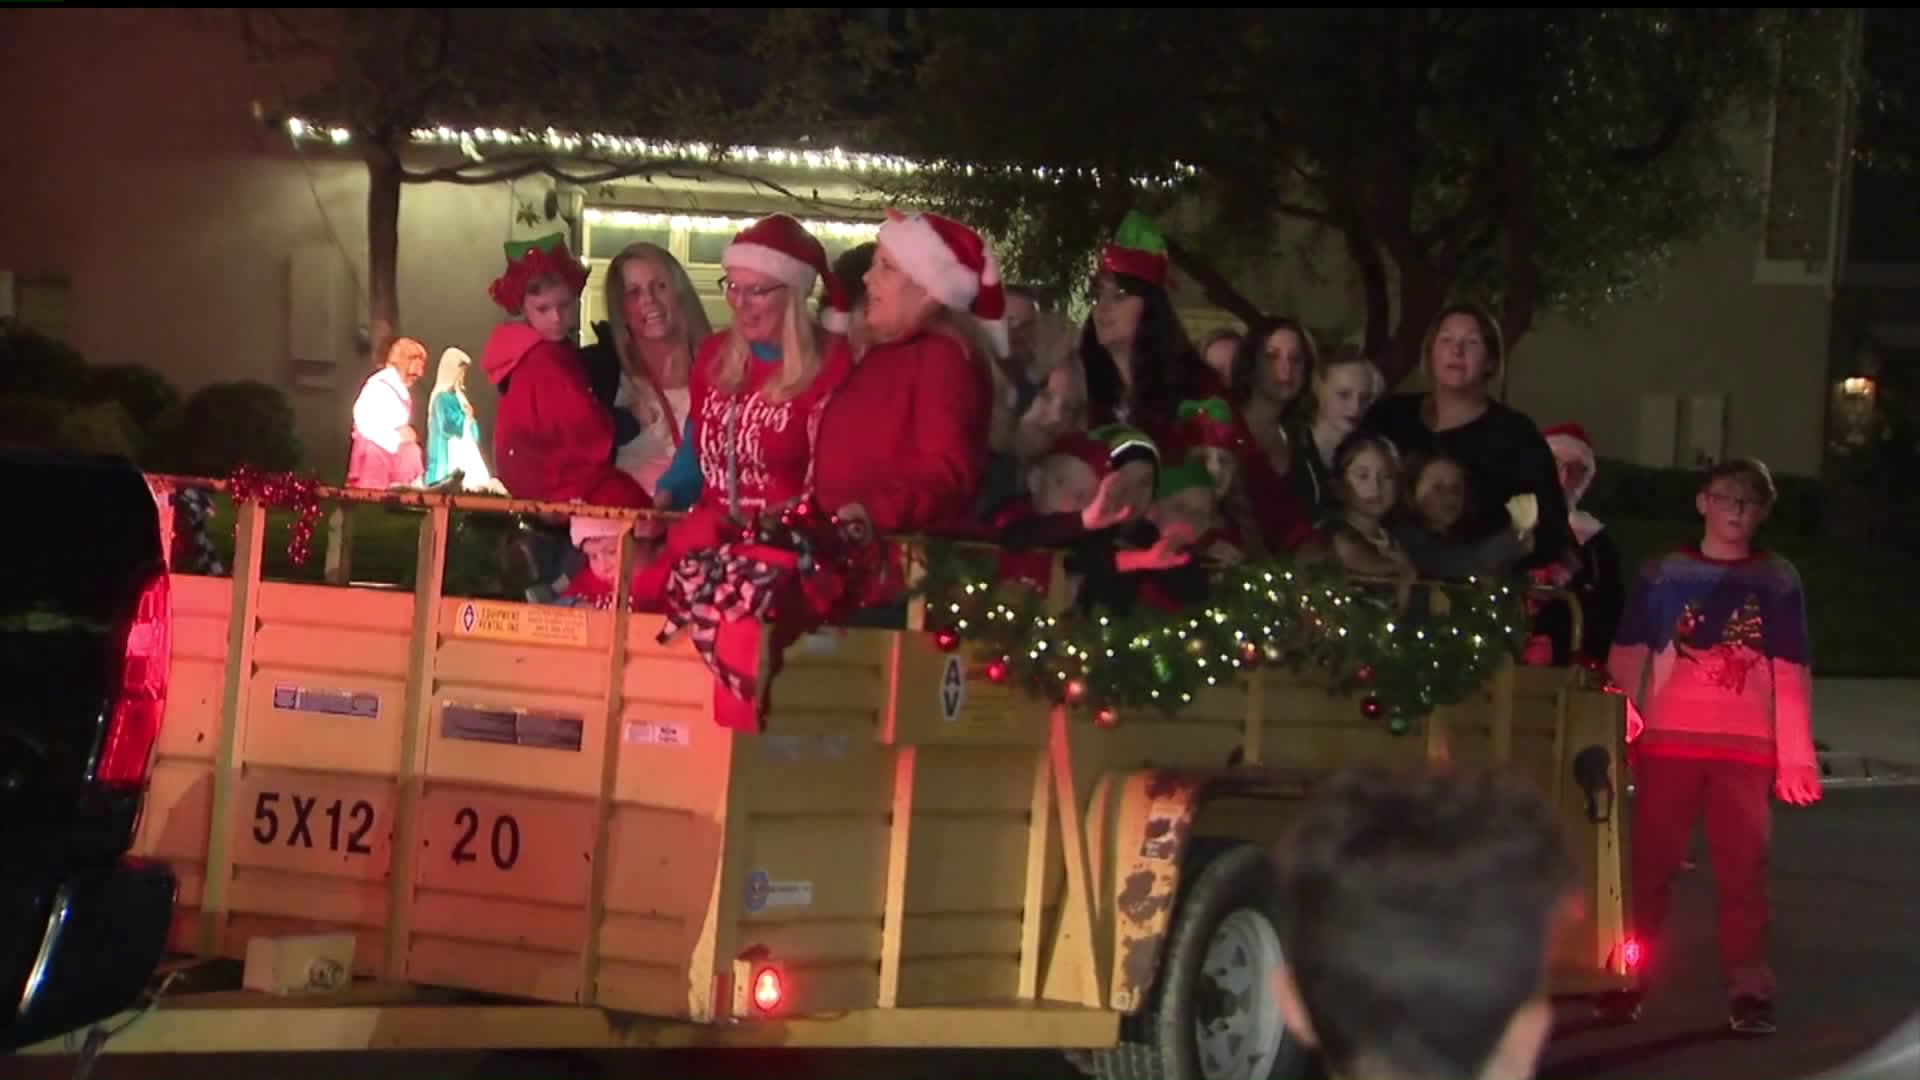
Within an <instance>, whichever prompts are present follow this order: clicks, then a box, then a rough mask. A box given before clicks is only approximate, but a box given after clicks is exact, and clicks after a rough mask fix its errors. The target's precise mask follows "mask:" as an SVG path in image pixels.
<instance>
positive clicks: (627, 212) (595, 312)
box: [580, 207, 880, 343]
mask: <svg viewBox="0 0 1920 1080" xmlns="http://www.w3.org/2000/svg"><path fill="white" fill-rule="evenodd" d="M797 216H798V215H797ZM754 220H755V219H753V218H750V217H731V216H721V215H699V214H688V213H676V212H673V211H666V210H646V209H637V208H627V207H620V208H616V207H588V208H587V211H586V213H585V214H584V215H583V221H582V224H581V229H582V231H583V232H584V234H585V235H584V236H583V237H582V238H581V240H582V243H581V247H582V249H583V250H585V251H586V253H587V266H588V267H589V268H590V269H591V270H592V272H593V274H592V277H591V278H590V279H589V281H590V284H589V285H588V287H587V295H586V296H584V297H582V298H581V303H580V338H581V341H582V342H583V343H590V342H592V341H593V324H594V323H595V322H597V321H600V320H602V319H606V318H607V317H608V313H607V310H606V275H607V270H608V267H609V266H611V265H612V263H613V259H614V256H616V255H618V254H620V252H621V251H622V250H623V249H624V248H626V247H627V245H629V244H636V243H643V242H644V243H650V244H657V245H659V246H660V247H663V248H665V249H666V250H667V251H669V252H671V253H672V254H673V257H674V258H676V259H678V260H680V265H682V266H684V267H686V270H687V276H688V277H689V278H691V279H692V281H693V289H694V292H695V293H697V294H698V295H699V297H700V306H701V307H702V308H704V309H706V312H707V319H708V321H710V322H711V323H712V324H713V325H714V326H715V327H721V326H726V325H729V324H730V323H732V322H733V315H732V313H731V312H729V311H728V310H727V303H726V300H725V299H723V298H722V297H721V295H720V276H721V274H722V273H723V271H722V269H721V267H720V256H721V254H722V253H723V252H725V251H726V248H727V245H728V244H730V243H732V242H733V238H734V236H735V234H737V233H739V231H740V230H741V229H744V228H746V227H747V226H748V225H751V224H753V222H754ZM800 220H801V221H802V222H803V223H805V224H806V226H807V228H808V230H809V231H811V232H812V233H813V235H814V236H815V237H817V238H818V239H819V240H820V244H821V246H822V247H824V248H826V249H827V259H828V261H829V262H831V261H832V260H833V259H835V258H838V257H839V255H840V253H841V252H844V251H846V250H847V249H848V248H851V247H854V246H855V245H858V244H863V243H866V242H867V241H869V240H872V239H873V238H874V237H875V236H876V235H878V234H879V231H880V224H879V222H876V221H856V220H852V219H819V218H811V217H806V216H800Z"/></svg>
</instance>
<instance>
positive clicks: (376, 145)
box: [366, 140, 402, 366]
mask: <svg viewBox="0 0 1920 1080" xmlns="http://www.w3.org/2000/svg"><path fill="white" fill-rule="evenodd" d="M367 146H368V149H367V154H366V161H367V337H368V339H369V341H370V342H371V343H372V350H373V352H372V358H373V363H374V364H375V365H376V366H377V365H379V364H381V363H383V362H384V361H385V360H386V356H387V346H388V345H390V344H392V343H393V339H394V338H395V337H396V336H397V335H398V334H399V327H400V282H399V278H400V188H401V183H402V177H401V168H400V155H399V154H398V153H397V152H396V151H395V150H394V148H393V147H392V146H391V145H388V144H386V143H380V142H373V141H371V140H370V141H369V142H368V144H367Z"/></svg>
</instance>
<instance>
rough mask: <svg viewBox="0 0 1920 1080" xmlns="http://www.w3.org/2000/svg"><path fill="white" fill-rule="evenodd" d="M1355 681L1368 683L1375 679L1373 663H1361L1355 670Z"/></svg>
mask: <svg viewBox="0 0 1920 1080" xmlns="http://www.w3.org/2000/svg"><path fill="white" fill-rule="evenodd" d="M1353 681H1354V682H1363V683H1368V682H1372V681H1373V665H1372V664H1361V665H1360V666H1359V667H1357V668H1355V669H1354V670H1353Z"/></svg>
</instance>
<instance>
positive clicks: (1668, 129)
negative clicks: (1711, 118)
mask: <svg viewBox="0 0 1920 1080" xmlns="http://www.w3.org/2000/svg"><path fill="white" fill-rule="evenodd" d="M1699 116H1700V108H1699V105H1698V104H1697V103H1696V102H1694V101H1691V100H1682V101H1678V102H1675V103H1674V107H1673V109H1672V110H1671V111H1669V112H1668V113H1667V117H1666V120H1665V121H1664V122H1663V123H1662V124H1661V126H1660V133H1659V134H1658V135H1655V136H1654V137H1653V141H1652V142H1649V143H1644V144H1642V145H1640V146H1626V147H1620V148H1617V149H1615V150H1614V151H1613V153H1612V154H1611V155H1610V156H1611V158H1612V161H1613V163H1614V164H1615V165H1623V166H1626V167H1627V168H1640V167H1643V166H1647V165H1651V164H1653V163H1654V162H1655V161H1658V160H1659V159H1660V158H1661V157H1662V156H1664V155H1665V154H1666V153H1667V152H1668V151H1670V150H1672V149H1673V148H1674V147H1675V146H1677V145H1679V143H1680V140H1681V139H1683V138H1685V137H1686V135H1687V133H1688V132H1689V131H1691V130H1692V129H1693V125H1694V122H1695V121H1696V120H1697V119H1698V118H1699Z"/></svg>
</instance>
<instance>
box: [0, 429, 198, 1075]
mask: <svg viewBox="0 0 1920 1080" xmlns="http://www.w3.org/2000/svg"><path fill="white" fill-rule="evenodd" d="M0 493H3V494H4V497H5V499H6V501H7V506H8V507H9V510H8V512H7V514H6V515H5V517H4V520H0V1052H4V1051H7V1050H13V1049H16V1048H18V1047H21V1046H25V1045H28V1044H31V1043H34V1042H38V1041H40V1040H43V1039H47V1038H51V1037H54V1036H57V1035H61V1034H64V1033H66V1032H70V1031H74V1030H76V1029H78V1028H82V1027H85V1026H87V1025H89V1024H92V1023H95V1022H96V1021H99V1020H102V1019H104V1018H106V1017H108V1016H111V1015H113V1014H114V1013H116V1012H118V1011H120V1010H122V1009H125V1008H127V1007H128V1006H129V1005H132V1004H133V1003H134V1002H135V1001H136V1000H137V999H138V998H139V997H140V994H141V992H142V990H143V989H144V988H145V986H146V985H147V983H148V980H149V979H150V978H151V977H152V975H153V972H154V968H155V967H156V965H158V963H159V960H160V956H161V952H162V950H163V949H164V948H165V945H166V939H167V932H168V926H169V923H170V922H171V919H172V910H173V898H174V889H175V882H174V878H173V874H172V872H171V871H170V870H169V869H168V868H167V867H166V866H164V865H161V864H158V863H152V862H146V861H142V860H138V859H133V858H129V857H128V856H127V850H128V849H129V848H130V847H131V846H132V844H133V838H134V833H135V830H136V829H137V828H138V826H139V821H140V811H141V804H142V802H143V801H144V799H145V797H146V791H147V774H148V770H149V769H150V768H151V766H152V762H153V749H154V743H155V740H156V739H157V738H158V736H159V733H160V718H161V715H162V713H163V712H164V711H165V709H166V701H167V678H168V665H169V659H170V643H171V637H172V611H171V608H170V606H169V603H168V578H167V565H166V560H165V558H164V557H163V553H162V551H161V544H160V522H159V514H158V510H157V507H156V504H155V502H154V496H153V494H152V492H151V491H150V490H149V489H148V487H147V484H146V481H145V479H144V478H143V477H142V476H141V475H140V473H139V472H138V471H136V470H135V469H134V467H133V465H132V464H131V463H129V462H127V461H125V460H122V459H117V458H100V457H87V456H79V455H72V454H58V453H49V452H43V451H37V450H15V449H7V448H4V447H0Z"/></svg>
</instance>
